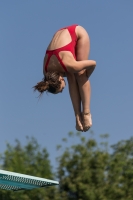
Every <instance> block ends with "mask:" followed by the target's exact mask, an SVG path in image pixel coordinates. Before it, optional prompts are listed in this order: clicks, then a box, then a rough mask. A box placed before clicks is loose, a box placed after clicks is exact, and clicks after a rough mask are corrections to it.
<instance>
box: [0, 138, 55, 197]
mask: <svg viewBox="0 0 133 200" xmlns="http://www.w3.org/2000/svg"><path fill="white" fill-rule="evenodd" d="M0 161H1V168H2V169H4V170H8V171H13V172H18V173H23V174H27V175H33V176H38V177H43V178H48V179H54V176H53V174H52V169H51V166H50V161H49V154H48V152H47V150H46V149H45V148H43V149H42V148H41V147H40V146H39V144H38V142H37V140H36V139H35V138H30V139H29V138H27V144H26V146H24V147H23V146H22V145H21V143H20V142H19V141H18V140H16V144H15V146H14V147H13V146H11V145H10V144H7V148H6V151H5V152H4V154H2V155H1V156H0ZM54 195H56V188H55V187H51V188H50V187H49V188H41V189H34V190H28V191H18V192H12V191H4V190H0V200H44V199H45V200H51V199H54Z"/></svg>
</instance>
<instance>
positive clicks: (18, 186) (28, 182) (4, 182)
mask: <svg viewBox="0 0 133 200" xmlns="http://www.w3.org/2000/svg"><path fill="white" fill-rule="evenodd" d="M54 185H59V182H58V181H53V180H49V179H45V178H40V177H36V176H29V175H26V174H19V173H16V172H9V171H5V170H0V189H3V190H13V191H18V190H32V189H35V188H41V187H48V186H54Z"/></svg>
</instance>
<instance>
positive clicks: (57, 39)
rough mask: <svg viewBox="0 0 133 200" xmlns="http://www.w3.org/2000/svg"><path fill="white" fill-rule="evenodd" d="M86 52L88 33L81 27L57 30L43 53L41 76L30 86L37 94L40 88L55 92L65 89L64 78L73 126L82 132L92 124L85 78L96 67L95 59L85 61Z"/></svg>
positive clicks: (72, 26) (73, 26) (88, 91)
mask: <svg viewBox="0 0 133 200" xmlns="http://www.w3.org/2000/svg"><path fill="white" fill-rule="evenodd" d="M89 53H90V39H89V35H88V33H87V32H86V30H85V29H84V28H83V27H82V26H79V25H71V26H68V27H65V28H62V29H60V30H58V31H57V32H56V33H55V34H54V36H53V38H52V40H51V42H50V44H49V46H48V47H47V50H46V54H45V56H44V62H43V73H44V78H43V80H42V81H41V82H39V83H37V85H35V86H34V90H38V91H39V92H40V93H41V94H42V93H43V92H44V91H48V92H51V93H53V94H57V93H59V92H62V91H63V89H64V88H65V85H66V83H65V80H64V78H63V77H67V81H68V86H69V93H70V97H71V101H72V105H73V109H74V114H75V119H76V129H77V130H78V131H84V132H85V131H87V130H88V129H89V128H90V127H91V126H92V119H91V113H90V95H91V87H90V81H89V77H90V75H91V74H92V72H93V70H94V69H95V66H96V61H94V60H88V57H89Z"/></svg>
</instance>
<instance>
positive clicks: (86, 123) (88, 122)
mask: <svg viewBox="0 0 133 200" xmlns="http://www.w3.org/2000/svg"><path fill="white" fill-rule="evenodd" d="M82 119H83V131H84V132H86V131H88V130H89V128H90V127H91V126H92V119H91V113H90V112H87V113H82Z"/></svg>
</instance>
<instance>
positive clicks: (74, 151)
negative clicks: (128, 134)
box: [58, 133, 133, 200]
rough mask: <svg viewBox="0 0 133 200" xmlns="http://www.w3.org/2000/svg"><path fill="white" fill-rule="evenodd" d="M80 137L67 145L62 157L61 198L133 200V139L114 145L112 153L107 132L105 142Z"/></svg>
mask: <svg viewBox="0 0 133 200" xmlns="http://www.w3.org/2000/svg"><path fill="white" fill-rule="evenodd" d="M69 136H74V135H73V134H72V133H70V134H69ZM77 136H78V137H79V143H78V144H75V145H72V146H71V147H69V148H68V147H66V148H65V149H64V152H63V153H62V154H61V156H60V157H59V158H58V162H59V167H58V177H59V179H60V195H61V199H63V200H133V138H131V139H130V140H127V141H120V142H118V143H117V144H116V145H113V146H112V149H110V151H111V153H110V151H109V147H108V143H107V138H108V135H107V134H105V135H102V136H101V140H102V142H101V144H98V143H97V142H96V140H95V139H93V137H90V138H89V139H86V138H85V137H83V136H82V135H81V133H77ZM73 140H75V139H74V138H73ZM76 140H77V137H76ZM63 141H65V140H63ZM66 141H67V139H66ZM101 145H102V146H101ZM63 146H64V145H63ZM59 147H60V146H58V149H59ZM60 148H61V147H60ZM61 151H62V150H61Z"/></svg>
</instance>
